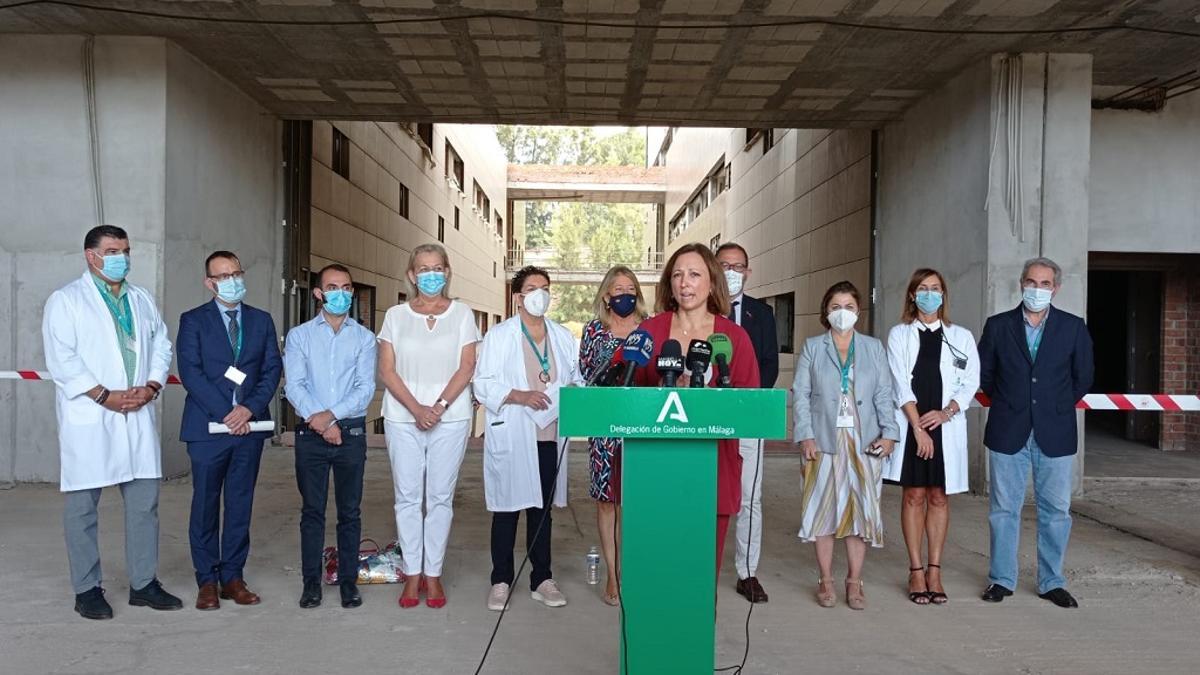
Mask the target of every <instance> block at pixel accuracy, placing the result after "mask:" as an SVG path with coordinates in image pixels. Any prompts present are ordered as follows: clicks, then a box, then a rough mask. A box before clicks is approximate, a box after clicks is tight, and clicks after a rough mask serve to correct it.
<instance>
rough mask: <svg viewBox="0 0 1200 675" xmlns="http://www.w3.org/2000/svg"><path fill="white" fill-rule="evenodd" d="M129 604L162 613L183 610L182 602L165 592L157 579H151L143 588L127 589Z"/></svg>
mask: <svg viewBox="0 0 1200 675" xmlns="http://www.w3.org/2000/svg"><path fill="white" fill-rule="evenodd" d="M129 604H130V605H133V606H134V607H149V608H150V609H157V610H163V611H171V610H176V609H183V601H182V600H180V599H179V598H177V597H175V596H173V595H171V594H170V593H168V592H166V590H164V589H163V587H162V583H161V582H159V580H158V579H151V580H150V583H148V584H146V586H145V588H139V589H137V590H134V589H132V588H131V589H129Z"/></svg>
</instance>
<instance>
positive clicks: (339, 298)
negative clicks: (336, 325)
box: [322, 288, 354, 315]
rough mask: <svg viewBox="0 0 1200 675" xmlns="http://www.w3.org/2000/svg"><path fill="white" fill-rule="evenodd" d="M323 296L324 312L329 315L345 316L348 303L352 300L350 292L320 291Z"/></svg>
mask: <svg viewBox="0 0 1200 675" xmlns="http://www.w3.org/2000/svg"><path fill="white" fill-rule="evenodd" d="M322 293H324V294H325V305H324V307H325V311H327V312H329V313H330V314H338V315H341V314H345V313H346V312H349V311H350V303H351V301H352V300H354V295H353V294H352V293H351V292H350V291H346V290H342V289H340V288H339V289H336V290H332V291H322Z"/></svg>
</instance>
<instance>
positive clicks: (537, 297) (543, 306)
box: [523, 288, 550, 316]
mask: <svg viewBox="0 0 1200 675" xmlns="http://www.w3.org/2000/svg"><path fill="white" fill-rule="evenodd" d="M523 304H524V305H525V311H526V312H529V315H530V316H545V315H546V310H548V309H550V291H547V290H546V289H544V288H538V289H534V290H532V291H529V292H528V293H526V294H525V301H524V303H523Z"/></svg>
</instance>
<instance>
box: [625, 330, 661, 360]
mask: <svg viewBox="0 0 1200 675" xmlns="http://www.w3.org/2000/svg"><path fill="white" fill-rule="evenodd" d="M622 347H623V352H624V356H625V361H627V362H629V363H633V364H636V365H639V366H644V365H646V364H647V363H650V355H651V354H653V353H654V338H652V337H650V334H649V333H647V332H646V331H644V330H642V329H640V328H639V329H638V330H635V331H633V332H632V333H630V334H629V337H627V338H625V344H624V345H622Z"/></svg>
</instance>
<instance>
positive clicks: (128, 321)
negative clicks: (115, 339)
mask: <svg viewBox="0 0 1200 675" xmlns="http://www.w3.org/2000/svg"><path fill="white" fill-rule="evenodd" d="M100 299H102V300H104V304H105V305H107V306H108V311H110V312H112V315H113V318H114V319H116V320H117V323H118V324H119V325H120V327H121V330H123V331H124V332H125V335H127V336H129V337H130V338H132V337H133V310H132V309H131V308H130V307H129V295H128V293H126V295H125V296H123V297H121V298H115V297H112V296H111V295H110V293H109V291H108V289H107V288H106V289H103V290H101V291H100Z"/></svg>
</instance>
